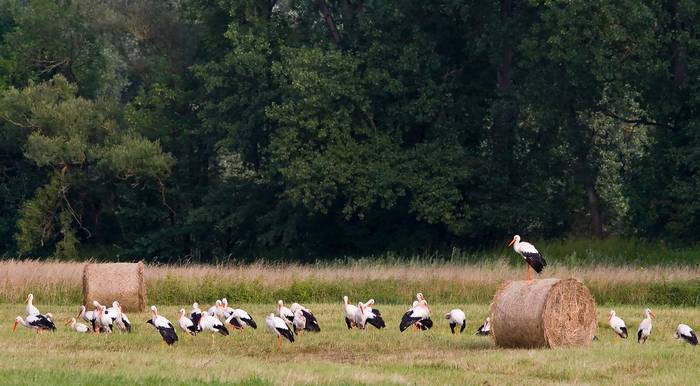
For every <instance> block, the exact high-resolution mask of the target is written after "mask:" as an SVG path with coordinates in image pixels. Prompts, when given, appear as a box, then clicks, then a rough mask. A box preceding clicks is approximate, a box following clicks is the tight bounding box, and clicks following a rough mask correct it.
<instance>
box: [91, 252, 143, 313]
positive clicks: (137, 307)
mask: <svg viewBox="0 0 700 386" xmlns="http://www.w3.org/2000/svg"><path fill="white" fill-rule="evenodd" d="M93 300H97V301H98V302H100V303H101V304H105V305H107V306H108V307H110V306H111V304H112V302H113V301H115V300H117V301H119V303H120V304H121V306H122V307H123V308H124V311H125V312H126V311H127V310H128V311H132V312H133V311H139V312H141V311H144V310H145V309H146V286H145V285H144V282H143V262H138V263H109V264H100V263H92V264H86V265H85V268H84V269H83V302H84V304H86V305H90V304H92V301H93Z"/></svg>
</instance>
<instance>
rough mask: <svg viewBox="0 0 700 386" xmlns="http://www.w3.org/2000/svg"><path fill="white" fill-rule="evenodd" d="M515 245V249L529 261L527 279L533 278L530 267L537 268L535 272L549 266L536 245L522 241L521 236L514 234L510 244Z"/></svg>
mask: <svg viewBox="0 0 700 386" xmlns="http://www.w3.org/2000/svg"><path fill="white" fill-rule="evenodd" d="M511 245H513V250H515V252H516V253H518V254H519V255H520V256H522V257H523V259H525V261H526V262H527V280H532V271H531V270H530V268H531V267H532V269H534V270H535V272H537V273H540V272H542V270H543V269H544V267H546V266H547V262H546V261H545V260H544V257H542V255H541V254H540V252H539V251H538V250H537V248H535V246H534V245H532V244H530V243H528V242H525V241H523V242H520V236H518V235H515V236H513V240H511V241H510V244H508V246H509V247H510V246H511Z"/></svg>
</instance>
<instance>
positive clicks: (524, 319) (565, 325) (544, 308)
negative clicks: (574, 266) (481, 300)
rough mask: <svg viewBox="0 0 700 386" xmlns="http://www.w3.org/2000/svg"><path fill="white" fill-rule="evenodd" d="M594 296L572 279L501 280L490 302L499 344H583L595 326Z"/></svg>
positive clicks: (509, 345) (587, 342)
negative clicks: (500, 284) (502, 282)
mask: <svg viewBox="0 0 700 386" xmlns="http://www.w3.org/2000/svg"><path fill="white" fill-rule="evenodd" d="M597 315H598V312H597V310H596V305H595V300H594V299H593V296H591V293H590V292H589V291H588V288H586V286H584V285H583V283H581V282H580V281H578V280H576V279H564V280H560V279H542V280H532V281H509V282H505V283H504V284H503V285H502V286H501V287H500V288H499V289H498V291H496V295H495V296H494V299H493V303H492V304H491V312H490V316H491V337H492V339H493V340H494V342H495V343H496V345H497V346H499V347H518V348H534V347H560V346H587V345H589V344H590V343H591V341H592V340H593V335H594V334H595V331H596V328H597V326H598V318H597Z"/></svg>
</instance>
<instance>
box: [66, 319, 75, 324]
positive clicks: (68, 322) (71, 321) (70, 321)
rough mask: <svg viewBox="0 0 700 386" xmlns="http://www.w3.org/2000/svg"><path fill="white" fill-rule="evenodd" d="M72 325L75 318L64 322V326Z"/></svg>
mask: <svg viewBox="0 0 700 386" xmlns="http://www.w3.org/2000/svg"><path fill="white" fill-rule="evenodd" d="M74 324H75V318H70V319H68V321H67V322H66V326H72V325H74Z"/></svg>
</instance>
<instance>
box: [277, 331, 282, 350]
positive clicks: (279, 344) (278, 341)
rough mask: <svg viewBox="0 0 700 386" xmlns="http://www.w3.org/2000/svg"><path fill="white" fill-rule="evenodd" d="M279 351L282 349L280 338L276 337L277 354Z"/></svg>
mask: <svg viewBox="0 0 700 386" xmlns="http://www.w3.org/2000/svg"><path fill="white" fill-rule="evenodd" d="M280 349H282V337H281V336H279V335H277V352H280Z"/></svg>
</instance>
